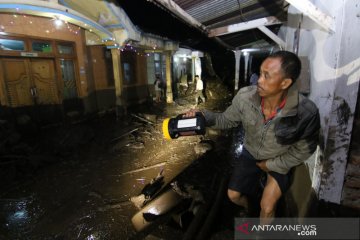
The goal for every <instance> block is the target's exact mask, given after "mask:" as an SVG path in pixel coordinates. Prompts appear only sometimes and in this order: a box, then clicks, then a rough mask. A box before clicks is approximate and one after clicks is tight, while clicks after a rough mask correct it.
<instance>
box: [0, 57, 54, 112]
mask: <svg viewBox="0 0 360 240" xmlns="http://www.w3.org/2000/svg"><path fill="white" fill-rule="evenodd" d="M1 62H2V65H3V66H2V67H3V70H4V81H5V89H6V95H7V99H8V105H9V106H10V107H21V106H32V105H34V104H40V105H44V104H58V103H59V97H58V93H57V85H56V76H55V65H54V61H53V60H52V59H29V58H2V59H1Z"/></svg>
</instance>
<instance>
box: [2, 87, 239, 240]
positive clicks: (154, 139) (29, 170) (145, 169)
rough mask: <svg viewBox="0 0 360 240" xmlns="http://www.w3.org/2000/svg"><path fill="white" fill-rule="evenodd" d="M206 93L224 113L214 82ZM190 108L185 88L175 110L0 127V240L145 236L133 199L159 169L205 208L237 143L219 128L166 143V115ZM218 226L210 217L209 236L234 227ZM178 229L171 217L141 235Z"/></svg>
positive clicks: (170, 235) (163, 107) (149, 107)
mask: <svg viewBox="0 0 360 240" xmlns="http://www.w3.org/2000/svg"><path fill="white" fill-rule="evenodd" d="M207 94H208V96H207V97H208V101H207V102H206V103H205V104H204V103H201V104H200V105H199V106H198V108H207V109H211V110H223V109H225V107H226V106H227V105H228V104H229V103H230V100H231V94H229V92H228V91H226V90H225V88H223V87H222V86H220V85H219V84H218V83H215V82H213V83H211V82H209V83H208V90H207ZM193 107H194V98H193V95H192V94H191V92H190V93H189V92H188V93H187V94H186V95H185V94H184V95H181V96H180V98H178V99H177V101H176V103H174V104H165V103H146V104H143V105H140V106H137V107H132V108H130V109H129V110H128V114H127V116H126V117H122V118H121V119H119V120H116V117H115V113H114V112H113V111H108V112H102V113H99V114H97V115H94V116H91V117H87V118H79V119H76V120H74V121H72V122H70V123H67V124H60V125H53V126H42V127H36V126H31V124H30V126H26V127H24V128H23V129H18V128H15V127H14V125H12V124H11V123H9V122H6V121H2V122H1V133H2V137H1V145H0V146H1V148H0V151H1V161H0V164H1V165H0V166H1V179H0V180H1V183H0V186H1V191H0V239H131V238H134V239H136V238H138V239H141V238H144V237H145V235H144V234H143V235H141V234H137V233H136V232H135V231H134V228H133V226H132V224H131V218H132V216H133V215H134V214H135V213H136V212H137V211H138V209H137V208H136V207H135V206H134V205H133V204H132V203H131V202H130V201H129V199H130V197H132V196H136V195H138V194H139V193H140V191H141V189H142V188H143V187H144V186H145V184H147V183H148V182H149V181H150V180H151V179H152V178H154V177H155V176H156V175H157V174H158V173H159V172H160V171H161V170H163V175H164V177H165V182H166V183H170V182H174V181H177V182H178V183H179V184H189V185H192V186H193V187H194V188H195V189H196V190H198V191H199V192H200V193H201V194H202V196H203V198H204V204H208V205H207V206H210V205H211V204H212V202H213V201H214V199H215V196H216V193H217V189H218V187H219V184H220V182H221V179H223V178H226V177H227V175H228V172H229V159H230V156H231V155H233V154H236V149H237V148H238V146H237V145H234V144H232V138H233V136H232V134H231V133H230V132H220V131H208V132H207V133H206V135H205V136H190V137H182V138H179V139H176V140H171V141H169V140H165V139H164V138H163V136H162V130H161V126H162V121H163V119H164V118H166V117H174V116H176V115H177V114H180V113H183V112H185V111H187V110H189V109H190V108H193ZM223 198H225V193H223ZM222 222H223V221H222V220H221V219H219V217H216V219H215V220H214V223H213V225H212V226H213V227H212V228H211V231H209V233H208V234H209V236H208V238H209V239H210V238H213V239H232V238H233V232H232V230H231V225H232V224H231V221H230V223H228V224H226V221H225V223H223V224H219V223H222ZM184 233H185V229H183V228H181V227H180V225H179V224H178V223H177V222H176V221H175V220H173V219H170V221H168V223H167V224H161V225H156V226H155V227H154V228H153V229H152V230H151V232H150V233H149V236H147V239H182V237H183V236H184Z"/></svg>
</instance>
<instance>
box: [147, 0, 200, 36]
mask: <svg viewBox="0 0 360 240" xmlns="http://www.w3.org/2000/svg"><path fill="white" fill-rule="evenodd" d="M148 1H150V2H156V3H158V4H160V5H161V6H163V7H165V8H166V9H168V10H170V11H171V12H172V13H173V14H174V15H175V16H177V17H179V18H180V19H182V20H184V21H185V22H187V23H188V24H190V25H191V26H194V27H196V28H198V29H200V30H202V31H205V32H206V31H207V29H206V27H205V26H204V25H203V24H202V23H200V22H199V21H198V20H196V19H195V18H193V17H192V16H191V15H190V14H188V13H187V12H186V11H185V10H184V9H182V8H181V7H180V6H179V5H177V4H176V3H175V2H174V1H172V0H148Z"/></svg>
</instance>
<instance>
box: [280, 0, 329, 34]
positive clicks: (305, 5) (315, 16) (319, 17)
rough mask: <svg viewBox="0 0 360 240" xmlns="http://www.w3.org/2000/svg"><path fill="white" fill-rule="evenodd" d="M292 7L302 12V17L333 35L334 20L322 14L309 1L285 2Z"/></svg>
mask: <svg viewBox="0 0 360 240" xmlns="http://www.w3.org/2000/svg"><path fill="white" fill-rule="evenodd" d="M286 1H287V2H288V3H290V4H291V5H292V6H294V7H295V8H296V9H297V10H299V11H300V12H302V13H303V14H304V15H306V16H308V17H309V18H311V19H312V20H313V21H315V22H316V23H317V24H318V25H319V26H321V27H322V28H324V29H325V30H326V31H327V32H330V33H334V32H335V28H334V18H333V17H331V16H329V15H327V14H325V13H323V12H322V11H320V10H319V8H318V7H316V6H315V5H314V4H313V3H312V2H310V1H309V0H301V1H299V0H286Z"/></svg>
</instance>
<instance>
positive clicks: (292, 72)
mask: <svg viewBox="0 0 360 240" xmlns="http://www.w3.org/2000/svg"><path fill="white" fill-rule="evenodd" d="M269 58H280V60H281V69H282V71H283V73H284V77H285V78H290V79H291V80H292V83H295V81H296V79H298V77H299V76H300V71H301V61H300V59H299V57H298V56H296V54H294V53H292V52H289V51H277V52H275V53H272V54H270V55H269Z"/></svg>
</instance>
